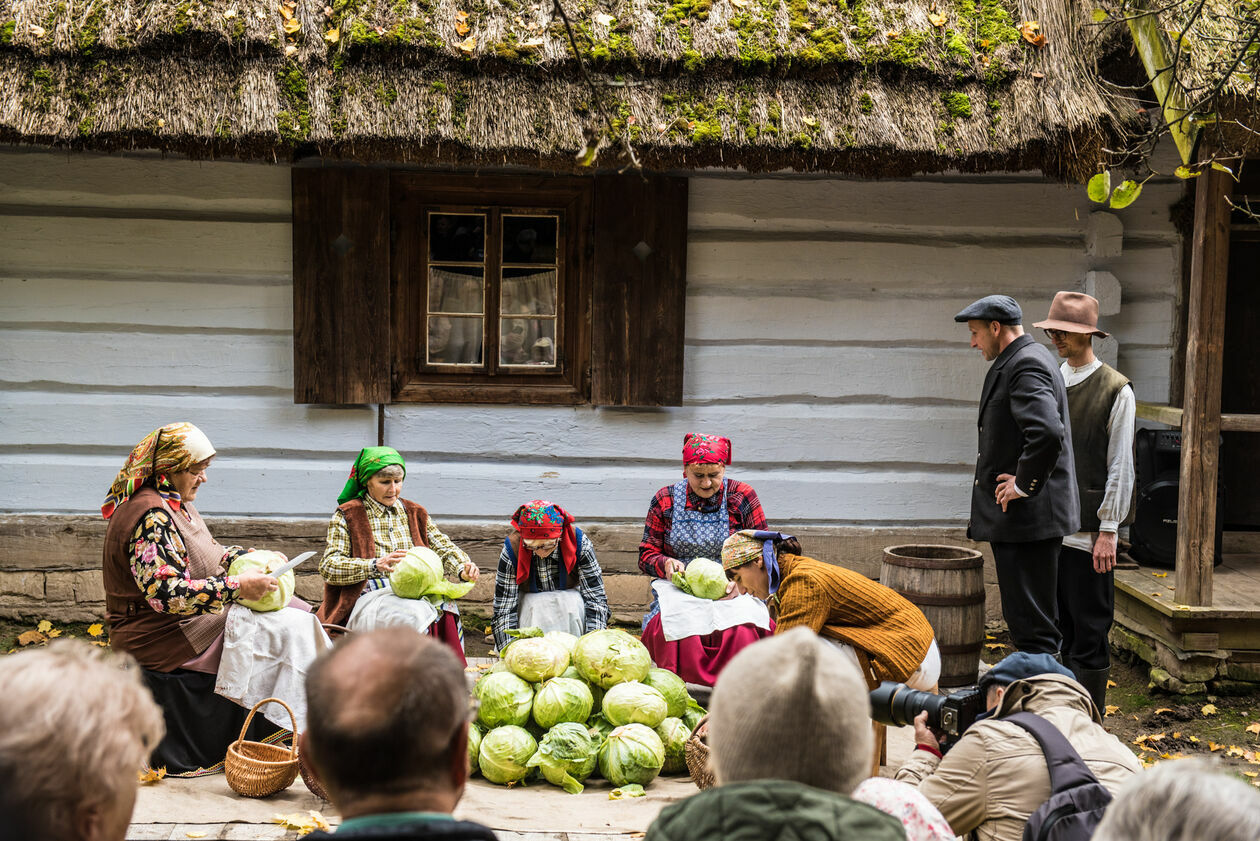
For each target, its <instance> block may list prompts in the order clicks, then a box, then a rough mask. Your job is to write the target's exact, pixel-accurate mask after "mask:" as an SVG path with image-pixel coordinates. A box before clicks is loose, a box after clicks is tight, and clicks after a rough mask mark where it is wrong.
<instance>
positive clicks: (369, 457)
mask: <svg viewBox="0 0 1260 841" xmlns="http://www.w3.org/2000/svg"><path fill="white" fill-rule="evenodd" d="M391 464H396V465H398V466H399V467H401V468H402V469H403V475H404V476H406V475H407V462H406V461H404V460H403V457H402V455H400V454H399V452H398V451H397V450H395V449H394V448H393V447H364V448H363V449H362V450H359V457H358V458H356V459H355V460H354V465H353V466H352V467H351V468H350V478H348V479H346V486H345V487H344V488H342V489H341V495H340V496H338V497H337V504H338V505H342V504H344V503H347V502H349V501H350V500H352V499H359V498H361V497H363V496H364V495H365V494H366V493H367V481H368V479H371V478H372V477H373V476H375V475H376V474H377V473H380V472H381V470H383V469H384V468H386V467H389V466H390V465H391Z"/></svg>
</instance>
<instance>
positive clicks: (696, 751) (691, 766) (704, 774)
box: [683, 715, 713, 788]
mask: <svg viewBox="0 0 1260 841" xmlns="http://www.w3.org/2000/svg"><path fill="white" fill-rule="evenodd" d="M708 723H709V717H708V716H707V715H706V716H704V717H703V718H701V719H700V720H699V721H697V722H696V729H695V730H694V731H692V733H691V736H690V738H688V739H687V746H686V748H685V750H684V752H683V753H684V755H685V756H686V758H687V770H688V771H690V772H691V781H692V782H693V783H695V784H696V786H697V787H698V788H712V787H713V771H712V770H711V769H710V768H709V745H708V743H707V742H705V741H704V739H703V738H702V737H701V736H700V730H701V728H703V727H704V726H705V725H706V724H708Z"/></svg>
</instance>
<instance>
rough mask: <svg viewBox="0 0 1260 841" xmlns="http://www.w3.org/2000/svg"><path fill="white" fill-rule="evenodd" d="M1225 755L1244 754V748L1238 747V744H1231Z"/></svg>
mask: <svg viewBox="0 0 1260 841" xmlns="http://www.w3.org/2000/svg"><path fill="white" fill-rule="evenodd" d="M1225 755H1226V756H1242V755H1243V749H1242V748H1240V747H1238V745H1230V746H1229V750H1227V751H1225Z"/></svg>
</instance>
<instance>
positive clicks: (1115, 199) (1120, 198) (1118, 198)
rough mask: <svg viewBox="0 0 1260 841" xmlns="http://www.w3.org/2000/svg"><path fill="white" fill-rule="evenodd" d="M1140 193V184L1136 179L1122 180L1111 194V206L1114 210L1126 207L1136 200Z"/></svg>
mask: <svg viewBox="0 0 1260 841" xmlns="http://www.w3.org/2000/svg"><path fill="white" fill-rule="evenodd" d="M1140 195H1142V185H1141V184H1139V183H1137V182H1136V181H1122V182H1121V183H1120V186H1119V187H1117V188H1116V189H1115V191H1114V192H1113V193H1112V194H1111V207H1112V209H1114V210H1121V209H1123V208H1126V207H1128V206H1129V205H1131V204H1133V203H1134V202H1135V201H1137V198H1138V196H1140Z"/></svg>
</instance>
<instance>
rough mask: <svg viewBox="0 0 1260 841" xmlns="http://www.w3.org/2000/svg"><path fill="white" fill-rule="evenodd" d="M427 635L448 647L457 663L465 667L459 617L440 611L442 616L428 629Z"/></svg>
mask: <svg viewBox="0 0 1260 841" xmlns="http://www.w3.org/2000/svg"><path fill="white" fill-rule="evenodd" d="M428 633H429V635H430V636H432V637H434V638H435V639H439V640H441V641H442V642H444V643H446V644H447V645H449V646H450V648H451V651H454V652H455V656H456V657H458V658H459V662H460V663H462V664H463V665H465V666H467V665H468V661H467V660H466V659H464V641H463V640H462V639H460V635H459V617H458V616H456V615H455V614H454V613H447V612H446V611H445V610H443V611H442V616H441V618H439V619H438V620H437V621H436V622H434V623H433V624H432V625H430V626H429V628H428Z"/></svg>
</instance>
